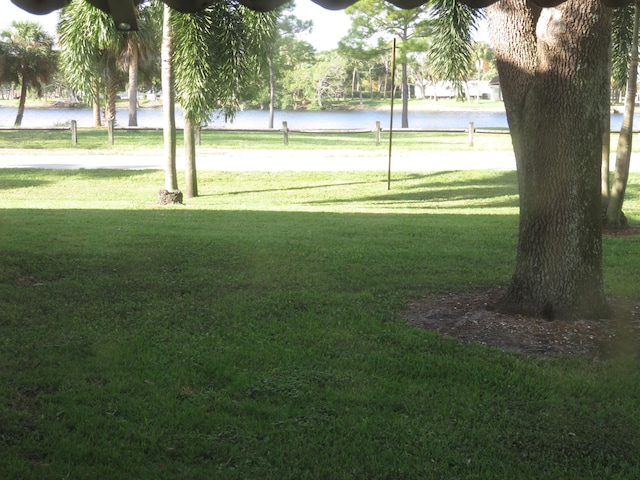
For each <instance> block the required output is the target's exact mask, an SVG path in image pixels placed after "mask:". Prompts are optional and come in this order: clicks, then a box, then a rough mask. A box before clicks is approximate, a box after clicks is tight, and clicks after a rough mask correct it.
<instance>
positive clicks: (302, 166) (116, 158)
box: [0, 149, 640, 172]
mask: <svg viewBox="0 0 640 480" xmlns="http://www.w3.org/2000/svg"><path fill="white" fill-rule="evenodd" d="M634 157H635V158H632V160H631V170H632V171H634V172H638V171H640V164H639V162H638V161H639V160H640V155H639V154H636V155H634ZM183 163H184V161H183V158H182V156H181V155H178V159H177V166H178V168H182V167H183ZM611 165H612V168H613V165H615V156H612V159H611ZM197 167H198V169H199V170H217V171H269V172H278V171H300V172H304V171H387V169H388V168H389V158H388V154H387V153H386V152H367V151H359V150H310V151H302V150H285V149H283V150H219V151H216V152H215V153H211V152H203V153H198V157H197ZM515 167H516V165H515V160H514V156H513V153H512V152H506V151H499V152H490V151H477V152H427V153H424V152H419V151H417V152H398V153H394V154H393V156H392V158H391V170H392V171H395V172H402V171H405V172H407V171H409V172H433V171H447V170H475V169H482V170H515ZM0 168H52V169H79V168H86V169H95V168H116V169H131V170H146V169H163V168H164V160H163V158H162V153H158V152H157V151H156V152H151V153H147V154H145V153H141V152H135V153H131V154H108V153H104V154H95V153H83V152H73V151H69V150H67V151H60V152H46V151H43V152H35V151H28V152H27V151H25V150H19V149H15V150H3V151H0Z"/></svg>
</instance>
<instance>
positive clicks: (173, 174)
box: [161, 5, 178, 192]
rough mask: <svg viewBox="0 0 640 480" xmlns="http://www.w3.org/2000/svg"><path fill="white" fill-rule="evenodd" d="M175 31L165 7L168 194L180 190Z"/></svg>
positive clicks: (164, 67) (163, 30)
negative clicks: (177, 166) (174, 71)
mask: <svg viewBox="0 0 640 480" xmlns="http://www.w3.org/2000/svg"><path fill="white" fill-rule="evenodd" d="M172 56H173V31H172V28H171V8H170V7H169V6H168V5H165V6H164V16H163V23H162V53H161V61H162V105H163V106H162V110H163V117H164V154H165V181H164V188H165V190H167V191H168V192H175V191H177V190H178V174H177V171H176V114H175V95H174V90H173V85H174V77H173V59H172Z"/></svg>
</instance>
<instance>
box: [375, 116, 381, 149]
mask: <svg viewBox="0 0 640 480" xmlns="http://www.w3.org/2000/svg"><path fill="white" fill-rule="evenodd" d="M381 131H382V130H381V129H380V120H376V145H380V132H381Z"/></svg>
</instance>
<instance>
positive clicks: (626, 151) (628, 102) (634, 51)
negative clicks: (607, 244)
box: [607, 2, 640, 228]
mask: <svg viewBox="0 0 640 480" xmlns="http://www.w3.org/2000/svg"><path fill="white" fill-rule="evenodd" d="M639 14H640V9H639V7H638V2H635V8H634V19H633V37H632V39H631V60H630V61H629V77H628V79H627V95H626V98H625V104H624V117H623V119H622V128H621V129H620V136H619V137H618V148H617V149H616V170H615V177H614V179H613V188H612V189H611V191H610V194H609V203H608V205H607V225H608V226H611V227H615V228H620V227H622V226H624V224H625V221H624V215H623V213H622V204H623V203H624V194H625V191H626V190H627V182H628V180H629V168H630V166H631V146H632V144H633V113H634V111H635V107H636V94H637V90H638V23H639V20H640V18H639Z"/></svg>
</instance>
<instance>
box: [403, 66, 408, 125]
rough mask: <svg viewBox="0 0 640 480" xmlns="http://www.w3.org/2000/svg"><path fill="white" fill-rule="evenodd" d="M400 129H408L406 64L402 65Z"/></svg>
mask: <svg viewBox="0 0 640 480" xmlns="http://www.w3.org/2000/svg"><path fill="white" fill-rule="evenodd" d="M402 128H409V75H408V74H407V62H403V63H402Z"/></svg>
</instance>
